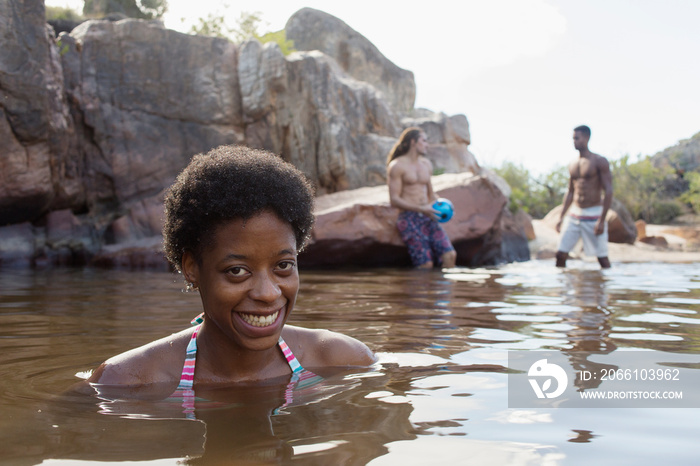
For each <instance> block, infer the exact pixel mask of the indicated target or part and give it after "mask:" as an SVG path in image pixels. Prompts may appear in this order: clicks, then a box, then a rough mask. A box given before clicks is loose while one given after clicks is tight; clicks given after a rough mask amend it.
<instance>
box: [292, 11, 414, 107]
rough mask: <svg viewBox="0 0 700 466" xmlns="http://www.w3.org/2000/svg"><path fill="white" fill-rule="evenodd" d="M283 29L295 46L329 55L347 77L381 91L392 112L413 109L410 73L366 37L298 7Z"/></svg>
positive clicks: (411, 77)
mask: <svg viewBox="0 0 700 466" xmlns="http://www.w3.org/2000/svg"><path fill="white" fill-rule="evenodd" d="M284 30H285V32H286V34H287V39H290V40H292V41H294V48H295V49H297V50H307V51H308V50H319V51H321V52H323V53H324V54H326V55H328V56H329V57H332V58H333V59H334V60H335V61H336V62H337V63H338V64H339V65H340V67H341V68H342V69H343V71H345V72H346V73H348V74H349V75H350V76H352V77H353V78H355V79H356V80H358V81H362V82H367V83H369V84H371V85H372V86H374V87H375V88H376V89H378V90H379V91H381V92H382V93H383V94H384V96H385V97H386V100H387V101H388V102H389V104H390V105H391V107H392V108H393V109H394V110H395V111H396V112H399V113H408V112H410V111H411V110H413V103H414V102H415V99H416V83H415V80H414V79H413V73H412V72H411V71H408V70H404V69H401V68H399V67H398V66H396V65H395V64H394V63H392V62H391V61H389V60H388V59H387V58H386V57H385V56H384V55H382V53H381V52H380V51H379V50H377V47H375V46H374V44H372V43H371V42H370V41H369V40H367V38H365V37H364V36H363V35H362V34H360V33H358V32H357V31H355V30H354V29H352V28H351V27H350V26H348V25H347V24H345V23H344V22H343V21H341V20H339V19H338V18H336V17H335V16H331V15H329V14H327V13H324V12H322V11H319V10H314V9H313V8H302V9H301V10H299V11H297V12H296V13H294V14H293V15H292V16H291V18H289V20H288V21H287V24H286V26H285V28H284Z"/></svg>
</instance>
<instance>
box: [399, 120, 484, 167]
mask: <svg viewBox="0 0 700 466" xmlns="http://www.w3.org/2000/svg"><path fill="white" fill-rule="evenodd" d="M401 126H402V127H403V128H408V127H412V126H414V127H418V128H420V129H422V130H423V131H424V132H425V134H426V137H427V138H428V142H429V143H430V146H429V147H428V157H429V158H430V159H431V160H432V162H433V166H434V167H435V168H436V169H437V170H439V171H442V172H444V173H460V172H471V173H475V174H478V173H479V172H480V171H481V167H479V163H478V162H477V161H476V157H475V156H474V154H472V153H471V152H469V144H471V134H470V132H469V122H468V121H467V117H466V116H464V115H452V116H448V115H446V114H444V113H442V112H433V111H431V110H428V109H416V110H414V111H413V112H411V114H410V115H409V116H406V117H404V118H402V119H401Z"/></svg>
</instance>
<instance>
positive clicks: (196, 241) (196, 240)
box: [163, 146, 314, 270]
mask: <svg viewBox="0 0 700 466" xmlns="http://www.w3.org/2000/svg"><path fill="white" fill-rule="evenodd" d="M313 202H314V201H313V188H312V186H311V184H310V183H309V182H308V180H307V179H306V178H305V177H304V175H303V174H302V173H301V172H300V171H299V170H298V169H297V168H295V167H294V166H293V165H291V164H289V163H287V162H285V161H284V160H282V159H281V158H280V157H278V156H277V155H275V154H272V153H270V152H267V151H264V150H258V149H251V148H249V147H245V146H220V147H217V148H215V149H212V150H211V151H209V152H208V153H206V154H198V155H195V156H194V157H193V158H192V160H191V161H190V163H189V165H188V166H187V167H186V168H185V169H184V170H183V171H182V173H180V175H178V177H177V179H176V180H175V182H174V183H173V185H172V186H171V187H170V188H169V190H168V192H167V194H166V196H165V224H164V226H163V240H164V243H165V254H166V257H167V258H168V260H169V261H170V263H171V264H172V265H173V266H174V267H175V268H176V269H177V270H181V265H182V255H183V253H184V252H185V251H190V252H191V253H192V254H194V257H195V258H196V259H197V260H199V259H200V258H201V252H202V250H203V249H202V248H203V247H205V246H206V245H207V244H210V242H211V238H212V235H213V233H214V231H215V230H216V228H217V227H218V226H220V225H221V224H223V223H225V222H227V221H230V220H235V219H249V218H251V217H253V216H255V215H256V214H258V213H260V212H262V211H264V210H271V211H273V212H274V213H275V214H277V216H278V217H279V218H280V219H281V220H284V221H286V222H288V223H289V224H290V226H291V227H292V230H293V231H294V236H295V238H296V243H297V250H299V251H301V250H302V249H303V247H304V246H305V245H306V242H307V240H308V238H309V234H310V231H311V227H312V225H313V222H314V216H313Z"/></svg>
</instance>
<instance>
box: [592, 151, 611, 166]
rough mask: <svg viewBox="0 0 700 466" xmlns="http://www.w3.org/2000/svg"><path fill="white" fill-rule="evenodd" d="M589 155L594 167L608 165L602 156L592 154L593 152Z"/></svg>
mask: <svg viewBox="0 0 700 466" xmlns="http://www.w3.org/2000/svg"><path fill="white" fill-rule="evenodd" d="M591 155H592V156H593V160H594V162H595V164H596V165H599V166H607V165H609V163H608V159H606V158H605V157H603V156H602V155H600V154H596V153H593V152H591Z"/></svg>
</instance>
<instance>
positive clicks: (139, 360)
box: [88, 328, 194, 385]
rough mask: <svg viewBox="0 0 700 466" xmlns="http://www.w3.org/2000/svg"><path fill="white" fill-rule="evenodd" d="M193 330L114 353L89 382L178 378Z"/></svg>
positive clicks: (150, 381)
mask: <svg viewBox="0 0 700 466" xmlns="http://www.w3.org/2000/svg"><path fill="white" fill-rule="evenodd" d="M192 332H194V329H193V328H188V329H185V330H182V331H180V332H177V333H174V334H172V335H169V336H167V337H164V338H161V339H159V340H155V341H152V342H150V343H147V344H145V345H143V346H140V347H138V348H134V349H131V350H129V351H126V352H124V353H121V354H118V355H116V356H113V357H111V358H109V359H108V360H106V361H105V362H103V363H102V364H101V365H100V366H99V367H98V368H97V369H95V371H94V372H93V373H92V375H91V376H90V378H89V379H88V382H90V383H98V384H104V385H143V384H153V383H162V382H170V381H172V380H173V379H175V378H177V379H178V380H179V377H180V374H181V371H182V365H183V363H184V360H185V352H186V350H187V343H188V342H189V339H190V338H191V336H192Z"/></svg>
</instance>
